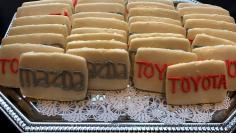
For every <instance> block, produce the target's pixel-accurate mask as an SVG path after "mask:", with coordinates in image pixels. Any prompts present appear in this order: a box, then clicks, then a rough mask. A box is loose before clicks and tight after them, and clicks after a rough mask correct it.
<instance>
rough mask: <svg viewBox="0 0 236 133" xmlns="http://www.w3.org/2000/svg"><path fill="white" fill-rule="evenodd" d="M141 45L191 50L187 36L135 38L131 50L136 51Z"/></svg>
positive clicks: (131, 43)
mask: <svg viewBox="0 0 236 133" xmlns="http://www.w3.org/2000/svg"><path fill="white" fill-rule="evenodd" d="M141 47H154V48H165V49H179V50H183V51H190V50H191V49H190V43H189V41H188V40H187V39H186V38H178V37H148V38H135V39H132V40H131V41H130V47H129V51H136V50H137V49H138V48H141Z"/></svg>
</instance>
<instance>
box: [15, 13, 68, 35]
mask: <svg viewBox="0 0 236 133" xmlns="http://www.w3.org/2000/svg"><path fill="white" fill-rule="evenodd" d="M40 24H62V25H66V26H67V28H68V31H70V29H71V22H70V20H69V18H68V17H66V16H61V15H37V16H25V17H20V18H16V19H14V21H13V22H12V27H15V26H23V25H40Z"/></svg>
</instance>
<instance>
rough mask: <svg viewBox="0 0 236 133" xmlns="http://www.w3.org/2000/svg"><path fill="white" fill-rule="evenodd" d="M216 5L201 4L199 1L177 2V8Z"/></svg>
mask: <svg viewBox="0 0 236 133" xmlns="http://www.w3.org/2000/svg"><path fill="white" fill-rule="evenodd" d="M195 6H197V7H218V6H215V5H210V4H201V3H190V2H189V3H179V4H178V5H177V7H176V8H177V9H179V8H185V7H195ZM218 8H221V7H218Z"/></svg>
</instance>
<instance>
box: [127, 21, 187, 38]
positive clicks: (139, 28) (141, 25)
mask: <svg viewBox="0 0 236 133" xmlns="http://www.w3.org/2000/svg"><path fill="white" fill-rule="evenodd" d="M129 33H130V34H133V33H175V34H182V35H184V36H185V35H186V31H185V28H183V27H182V26H177V25H174V24H168V23H163V22H134V23H131V24H130V27H129Z"/></svg>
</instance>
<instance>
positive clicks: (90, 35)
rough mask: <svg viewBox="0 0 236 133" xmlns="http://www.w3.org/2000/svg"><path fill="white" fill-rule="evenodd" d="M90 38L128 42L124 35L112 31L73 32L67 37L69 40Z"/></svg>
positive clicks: (86, 39)
mask: <svg viewBox="0 0 236 133" xmlns="http://www.w3.org/2000/svg"><path fill="white" fill-rule="evenodd" d="M89 40H116V41H120V42H123V43H127V40H126V38H124V37H123V36H122V35H120V34H111V33H87V34H71V35H69V36H68V37H67V42H71V41H89Z"/></svg>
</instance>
